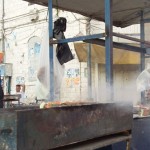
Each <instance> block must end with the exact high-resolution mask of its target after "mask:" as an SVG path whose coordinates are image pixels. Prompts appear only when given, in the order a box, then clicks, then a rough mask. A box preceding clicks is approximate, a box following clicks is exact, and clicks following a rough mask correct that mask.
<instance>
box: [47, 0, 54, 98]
mask: <svg viewBox="0 0 150 150" xmlns="http://www.w3.org/2000/svg"><path fill="white" fill-rule="evenodd" d="M48 11H49V39H50V40H52V39H53V7H52V0H48ZM53 56H54V55H53V44H49V61H50V83H49V84H50V97H49V100H50V101H53V100H54V58H53Z"/></svg>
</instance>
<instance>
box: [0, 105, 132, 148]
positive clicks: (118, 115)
mask: <svg viewBox="0 0 150 150" xmlns="http://www.w3.org/2000/svg"><path fill="white" fill-rule="evenodd" d="M131 127H132V106H131V105H130V104H127V103H126V104H124V103H107V104H85V105H78V106H63V107H54V108H49V109H38V108H32V109H31V108H24V109H21V108H20V109H19V108H17V109H4V110H3V109H2V110H0V149H1V150H47V149H52V148H56V147H60V146H63V145H69V144H72V143H77V142H81V141H86V140H89V139H93V138H97V137H102V136H106V135H110V134H114V133H120V132H123V131H130V130H131Z"/></svg>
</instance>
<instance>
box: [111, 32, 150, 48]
mask: <svg viewBox="0 0 150 150" xmlns="http://www.w3.org/2000/svg"><path fill="white" fill-rule="evenodd" d="M113 36H116V37H119V38H123V39H127V40H131V41H134V42H140V43H142V44H146V45H149V46H150V42H148V41H145V40H144V39H143V38H142V39H137V38H133V37H129V36H127V35H123V34H120V33H114V32H113Z"/></svg>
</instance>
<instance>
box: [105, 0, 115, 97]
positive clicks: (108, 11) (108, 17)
mask: <svg viewBox="0 0 150 150" xmlns="http://www.w3.org/2000/svg"><path fill="white" fill-rule="evenodd" d="M112 31H113V27H112V0H105V32H106V40H105V47H106V52H105V53H106V55H105V57H106V82H107V89H108V95H109V96H108V100H110V98H111V99H113V89H112V87H113V34H112Z"/></svg>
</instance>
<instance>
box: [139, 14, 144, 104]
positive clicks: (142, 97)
mask: <svg viewBox="0 0 150 150" xmlns="http://www.w3.org/2000/svg"><path fill="white" fill-rule="evenodd" d="M140 37H141V40H143V41H144V40H145V27H144V14H143V11H141V22H140ZM141 48H144V44H143V43H141ZM140 56H141V71H143V70H144V69H145V53H144V52H143V51H142V52H141V55H140ZM141 103H142V104H144V103H145V93H144V92H141Z"/></svg>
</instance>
